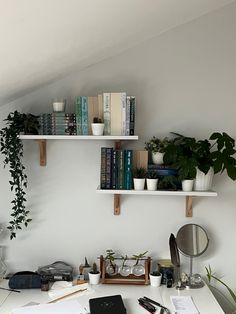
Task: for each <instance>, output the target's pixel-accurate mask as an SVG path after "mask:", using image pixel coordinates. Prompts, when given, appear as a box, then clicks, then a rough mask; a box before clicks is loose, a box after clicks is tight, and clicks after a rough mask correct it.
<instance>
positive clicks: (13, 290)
mask: <svg viewBox="0 0 236 314" xmlns="http://www.w3.org/2000/svg"><path fill="white" fill-rule="evenodd" d="M0 289H2V290H7V291H12V292H20V290H15V289H8V288H3V287H0Z"/></svg>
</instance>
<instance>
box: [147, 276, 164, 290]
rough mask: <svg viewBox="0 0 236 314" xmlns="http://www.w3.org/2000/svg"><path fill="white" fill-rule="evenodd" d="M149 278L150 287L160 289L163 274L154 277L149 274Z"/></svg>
mask: <svg viewBox="0 0 236 314" xmlns="http://www.w3.org/2000/svg"><path fill="white" fill-rule="evenodd" d="M149 278H150V285H151V286H152V287H160V285H161V278H162V274H160V275H159V276H154V275H152V274H149Z"/></svg>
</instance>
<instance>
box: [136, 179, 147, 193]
mask: <svg viewBox="0 0 236 314" xmlns="http://www.w3.org/2000/svg"><path fill="white" fill-rule="evenodd" d="M144 186H145V179H138V178H134V189H135V190H139V191H141V190H144Z"/></svg>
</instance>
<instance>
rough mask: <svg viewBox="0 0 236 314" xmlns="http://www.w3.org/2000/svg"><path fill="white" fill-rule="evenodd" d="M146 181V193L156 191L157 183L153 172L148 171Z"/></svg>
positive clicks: (155, 174)
mask: <svg viewBox="0 0 236 314" xmlns="http://www.w3.org/2000/svg"><path fill="white" fill-rule="evenodd" d="M146 181H147V189H148V191H156V189H157V182H158V177H157V173H156V172H154V171H148V174H147V178H146Z"/></svg>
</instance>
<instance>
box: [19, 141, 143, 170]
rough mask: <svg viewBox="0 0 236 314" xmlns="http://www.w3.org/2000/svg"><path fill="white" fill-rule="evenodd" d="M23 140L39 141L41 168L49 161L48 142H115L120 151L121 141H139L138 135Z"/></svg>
mask: <svg viewBox="0 0 236 314" xmlns="http://www.w3.org/2000/svg"><path fill="white" fill-rule="evenodd" d="M19 138H20V139H22V140H37V141H38V143H39V154H40V166H46V163H47V162H46V160H47V148H46V142H47V140H79V141H107V140H110V141H114V142H115V146H116V148H117V149H118V148H119V147H120V145H121V144H120V143H121V141H134V140H138V136H137V135H130V136H123V135H102V136H95V135H20V136H19Z"/></svg>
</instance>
